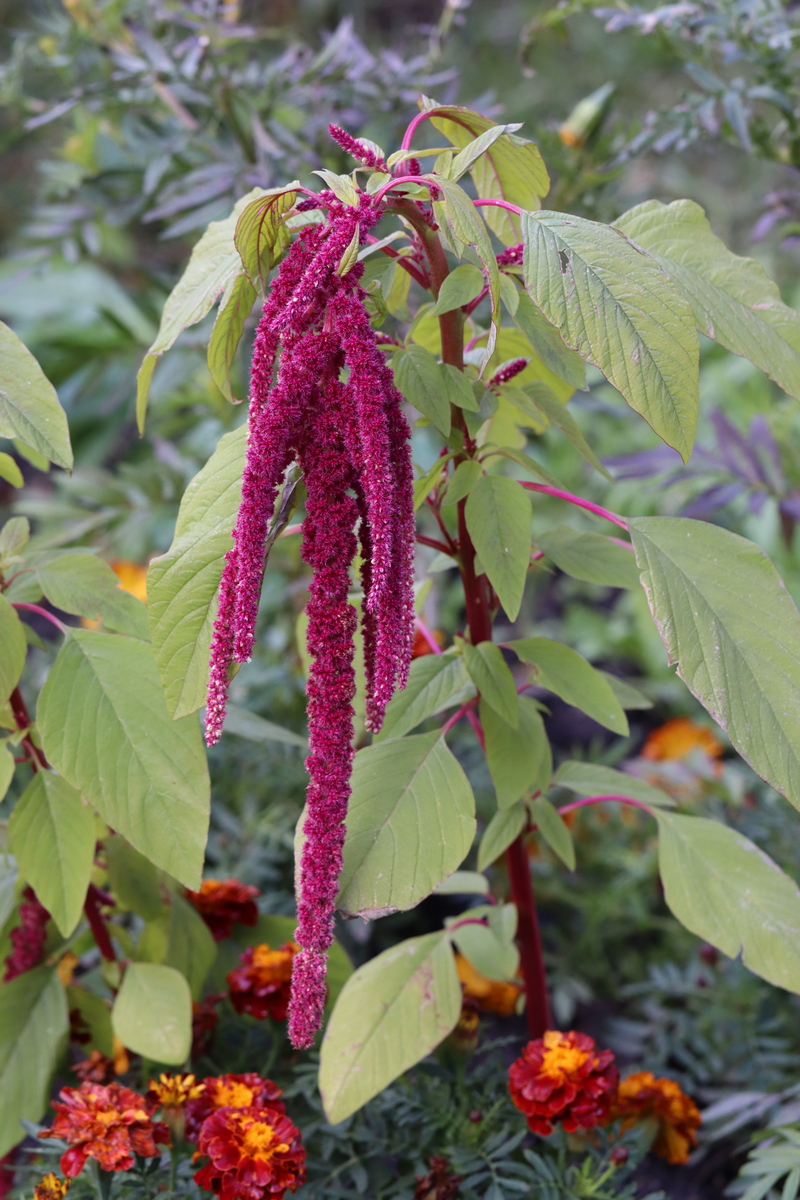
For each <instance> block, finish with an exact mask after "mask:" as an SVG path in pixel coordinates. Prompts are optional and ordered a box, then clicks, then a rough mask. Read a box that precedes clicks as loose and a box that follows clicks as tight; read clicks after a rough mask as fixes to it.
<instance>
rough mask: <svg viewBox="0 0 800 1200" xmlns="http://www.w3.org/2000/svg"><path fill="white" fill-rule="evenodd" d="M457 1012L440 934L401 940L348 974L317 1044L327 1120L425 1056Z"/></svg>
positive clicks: (454, 980) (453, 977) (455, 986)
mask: <svg viewBox="0 0 800 1200" xmlns="http://www.w3.org/2000/svg"><path fill="white" fill-rule="evenodd" d="M460 1012H461V984H460V983H459V981H458V974H457V972H456V967H455V960H454V958H453V951H452V949H451V947H450V943H449V941H448V940H447V939H446V937H445V934H444V932H440V933H429V934H426V935H425V936H424V937H418V938H411V939H409V940H408V941H406V942H400V944H399V945H397V946H392V948H391V949H390V950H385V951H384V952H383V954H379V955H378V957H377V958H373V959H372V960H371V961H370V962H368V963H367V964H366V965H365V966H363V967H361V968H360V969H359V970H358V971H356V972H355V974H354V975H351V976H350V978H349V979H348V981H347V983H346V984H345V985H344V987H343V989H342V992H341V995H340V996H339V999H338V1001H337V1003H336V1007H335V1009H334V1010H333V1014H332V1016H331V1019H330V1021H329V1023H328V1028H327V1029H326V1031H325V1038H324V1040H323V1043H322V1055H321V1060H320V1073H319V1087H320V1092H321V1093H322V1100H323V1104H324V1105H325V1112H326V1114H327V1116H328V1120H329V1121H331V1122H332V1123H333V1124H336V1123H337V1122H339V1121H343V1120H344V1119H345V1117H349V1116H350V1114H351V1113H354V1112H355V1111H356V1110H357V1109H359V1108H361V1106H362V1104H366V1102H367V1101H368V1100H371V1099H372V1097H373V1096H377V1094H378V1092H380V1091H382V1090H383V1089H384V1088H385V1087H386V1086H387V1085H388V1084H390V1083H391V1082H392V1080H393V1079H396V1078H397V1077H398V1075H402V1073H403V1071H407V1070H408V1068H409V1067H413V1065H414V1063H416V1062H419V1060H420V1059H421V1058H424V1057H425V1055H426V1054H429V1053H430V1052H431V1050H433V1049H434V1048H435V1047H436V1046H438V1044H439V1043H440V1042H441V1041H442V1040H443V1039H444V1038H446V1037H447V1035H448V1033H450V1031H451V1030H452V1029H453V1028H454V1026H455V1023H456V1021H457V1020H458V1016H459V1013H460Z"/></svg>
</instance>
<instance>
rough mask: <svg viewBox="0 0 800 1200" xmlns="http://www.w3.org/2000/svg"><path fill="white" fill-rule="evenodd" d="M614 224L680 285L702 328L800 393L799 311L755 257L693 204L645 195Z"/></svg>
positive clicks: (796, 394)
mask: <svg viewBox="0 0 800 1200" xmlns="http://www.w3.org/2000/svg"><path fill="white" fill-rule="evenodd" d="M614 224H615V225H616V226H617V228H618V229H621V230H622V232H623V233H625V234H627V236H628V237H629V238H631V240H632V241H634V242H636V244H637V245H638V246H641V247H642V248H643V249H644V250H646V251H647V252H648V254H652V256H653V257H654V258H655V260H656V262H658V263H659V264H660V265H661V266H662V267H663V268H664V270H665V271H666V272H667V274H668V275H669V277H670V278H671V279H672V280H673V281H674V282H675V283H676V284H677V285H678V287H679V288H680V289H681V291H682V292H683V293H684V295H685V296H686V298H687V299H688V301H689V303H690V304H691V306H692V311H693V312H694V318H695V321H696V322H697V327H698V329H699V330H700V332H701V333H704V334H706V336H707V337H710V338H713V339H714V341H715V342H719V343H720V345H721V346H725V348H726V349H727V350H731V351H732V352H733V353H734V354H740V355H742V357H744V358H749V359H750V362H752V363H754V364H755V366H757V367H760V368H761V370H762V371H764V372H765V373H766V374H767V375H769V377H770V379H774V380H775V381H776V382H777V383H779V384H780V386H781V387H782V388H783V390H784V391H785V392H788V394H789V395H790V396H794V397H796V398H798V399H800V313H798V312H796V311H795V309H793V308H789V307H788V305H786V304H784V303H783V301H782V300H781V294H780V292H779V291H778V288H777V286H776V285H775V284H774V283H773V282H772V280H771V279H770V278H769V277H768V275H767V274H766V272H765V271H764V268H763V267H762V266H761V264H760V263H758V262H756V261H755V260H754V259H752V258H739V257H738V255H736V254H732V253H731V251H730V250H729V249H728V248H727V246H726V245H725V243H724V242H722V241H721V240H720V239H719V238H718V237H715V235H714V234H713V233H712V232H711V226H710V225H709V223H708V220H707V218H706V215H705V213H704V212H703V210H702V208H701V207H700V205H699V204H695V203H694V201H693V200H675V201H673V203H672V204H662V203H661V202H660V201H659V200H648V201H647V202H646V203H644V204H637V206H636V207H635V208H632V209H630V211H629V212H626V213H624V214H623V216H621V217H620V218H619V220H618V221H615V222H614Z"/></svg>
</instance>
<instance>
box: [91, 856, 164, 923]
mask: <svg viewBox="0 0 800 1200" xmlns="http://www.w3.org/2000/svg"><path fill="white" fill-rule="evenodd" d="M103 849H104V852H105V860H106V868H107V870H108V887H109V891H110V892H111V894H112V896H113V897H114V899H115V900H116V902H117V904H118V905H119V906H120V908H123V909H129V910H130V912H134V913H136V915H137V917H141V918H142V920H143V921H155V920H156V918H157V917H158V915H159V914H160V912H161V909H162V906H163V898H162V895H161V879H160V877H159V873H158V871H157V869H156V868H155V867H154V866H153V864H152V863H151V862H150V859H149V858H145V856H144V855H143V854H140V853H139V851H138V850H134V848H133V846H131V845H130V843H129V842H126V841H125V838H124V837H120V836H119V834H116V835H115V836H113V837H107V838H105V839H104V841H103Z"/></svg>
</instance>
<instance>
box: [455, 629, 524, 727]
mask: <svg viewBox="0 0 800 1200" xmlns="http://www.w3.org/2000/svg"><path fill="white" fill-rule="evenodd" d="M463 654H464V661H465V663H466V664H467V670H468V671H469V674H470V678H471V679H472V682H473V683H474V684H475V687H476V688H477V689H478V692H479V693H480V696H481V699H482V700H485V701H486V703H487V704H488V705H489V707H490V708H493V709H494V711H495V712H496V713H497V715H498V716H499V717H502V719H503V720H504V721H505V722H507V724H509V725H510V726H511V727H512V729H517V728H518V727H519V711H518V705H517V685H516V684H515V683H514V676H513V675H512V674H511V671H510V670H509V668H508V666H507V665H506V661H505V659H504V658H503V652H502V650H501V649H500V647H499V646H495V644H494V642H479V643H478V645H477V646H471V645H470V643H469V642H464V645H463Z"/></svg>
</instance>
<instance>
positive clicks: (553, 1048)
mask: <svg viewBox="0 0 800 1200" xmlns="http://www.w3.org/2000/svg"><path fill="white" fill-rule="evenodd" d="M544 1047H545V1050H544V1058H543V1059H542V1074H543V1075H549V1076H551V1077H552V1076H556V1077H559V1076H560V1077H562V1078H567V1077H568V1076H570V1075H573V1074H574V1073H575V1072H576V1071H579V1070H580V1068H581V1067H582V1066H583V1064H584V1063H585V1062H586V1060H587V1059H588V1058H589V1057H590V1055H589V1051H588V1050H580V1049H579V1048H578V1047H577V1046H571V1045H570V1044H569V1042H568V1041H567V1040H566V1038H564V1037H562V1035H561V1034H560V1033H558V1032H557V1031H555V1030H552V1029H548V1031H547V1033H545V1035H544Z"/></svg>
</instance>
